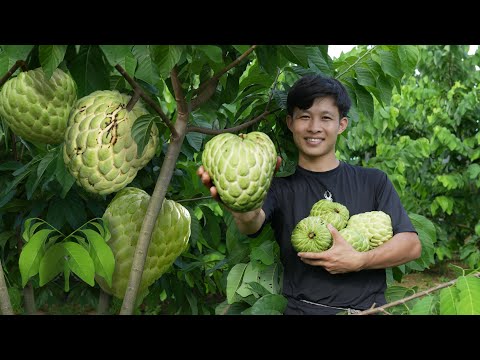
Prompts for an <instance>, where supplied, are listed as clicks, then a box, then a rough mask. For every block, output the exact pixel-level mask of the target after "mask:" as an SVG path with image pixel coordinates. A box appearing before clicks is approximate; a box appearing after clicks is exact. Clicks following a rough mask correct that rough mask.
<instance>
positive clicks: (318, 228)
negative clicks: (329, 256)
mask: <svg viewBox="0 0 480 360" xmlns="http://www.w3.org/2000/svg"><path fill="white" fill-rule="evenodd" d="M291 242H292V246H293V248H294V249H295V250H296V251H298V252H303V251H306V252H322V251H325V250H328V249H329V248H331V247H332V244H333V238H332V234H331V233H330V230H328V228H327V222H325V220H323V219H322V218H321V217H318V216H308V217H306V218H304V219H302V220H300V221H299V222H298V224H297V225H296V226H295V228H294V229H293V231H292V236H291Z"/></svg>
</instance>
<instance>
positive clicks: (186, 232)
mask: <svg viewBox="0 0 480 360" xmlns="http://www.w3.org/2000/svg"><path fill="white" fill-rule="evenodd" d="M149 200H150V195H148V194H147V193H146V192H145V191H143V190H141V189H137V188H132V187H127V188H124V189H122V190H121V191H119V192H118V193H117V194H116V195H115V197H114V198H113V200H112V201H111V202H110V204H109V205H108V207H107V209H106V211H105V213H104V215H103V219H104V220H105V221H107V223H108V228H109V230H110V232H111V238H110V240H109V241H108V243H107V244H108V246H110V248H111V249H112V252H113V254H114V256H115V270H114V272H113V279H112V287H111V288H110V287H109V286H108V285H107V283H106V281H105V280H103V279H102V278H100V277H98V278H97V281H98V283H99V285H100V287H101V288H102V289H103V290H104V291H105V292H107V293H109V294H113V295H114V296H116V297H117V298H120V299H123V297H124V296H125V291H126V288H127V285H128V280H129V277H130V270H131V268H132V262H133V257H134V254H135V247H136V245H137V241H138V237H139V235H140V229H141V227H142V222H143V218H144V217H145V214H146V212H147V206H148V202H149ZM190 224H191V218H190V213H189V212H188V210H187V209H186V208H185V207H183V206H182V205H180V204H178V203H176V202H175V201H173V200H167V199H165V200H164V202H163V205H162V209H161V211H160V214H159V215H158V217H157V220H156V222H155V226H154V228H153V233H152V238H151V241H150V246H149V248H148V253H147V258H146V261H145V267H144V270H143V275H142V280H141V283H140V287H139V290H138V297H140V298H141V297H143V296H145V295H146V293H147V292H148V287H149V286H150V285H152V284H153V283H154V282H155V281H156V280H158V279H159V278H160V277H161V276H162V274H164V273H165V271H167V270H168V269H169V268H170V266H171V265H172V264H173V262H174V261H175V259H176V258H177V257H178V256H179V255H180V254H181V253H182V252H183V251H184V250H185V249H186V248H187V247H188V240H189V237H190Z"/></svg>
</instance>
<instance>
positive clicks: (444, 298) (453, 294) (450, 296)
mask: <svg viewBox="0 0 480 360" xmlns="http://www.w3.org/2000/svg"><path fill="white" fill-rule="evenodd" d="M439 297H440V315H457V299H458V289H457V288H456V287H455V286H449V287H447V288H444V289H441V290H440V292H439Z"/></svg>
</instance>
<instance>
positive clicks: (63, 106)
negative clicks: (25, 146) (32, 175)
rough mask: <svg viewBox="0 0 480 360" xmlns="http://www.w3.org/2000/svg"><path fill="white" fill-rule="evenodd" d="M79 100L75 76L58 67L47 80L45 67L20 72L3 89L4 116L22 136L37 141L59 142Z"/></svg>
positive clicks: (0, 105)
mask: <svg viewBox="0 0 480 360" xmlns="http://www.w3.org/2000/svg"><path fill="white" fill-rule="evenodd" d="M76 99H77V85H76V84H75V81H74V80H73V78H72V77H71V76H70V75H69V74H67V73H65V72H64V71H63V70H61V69H59V68H57V69H56V70H55V71H54V72H53V74H52V76H51V77H50V79H47V78H46V76H45V73H44V71H43V69H42V68H37V69H35V70H29V71H24V72H20V73H19V74H18V76H16V77H14V78H11V79H10V80H8V81H7V82H6V83H5V84H4V85H3V87H2V89H1V91H0V116H1V117H2V118H3V119H4V120H5V122H6V123H7V124H8V126H9V127H10V129H11V130H12V131H13V132H14V133H15V134H16V135H18V136H20V137H22V138H23V139H25V140H27V141H30V142H33V143H44V144H59V143H61V142H62V141H63V138H64V135H65V130H66V128H67V121H68V117H69V114H70V110H71V109H72V107H73V105H74V103H75V101H76Z"/></svg>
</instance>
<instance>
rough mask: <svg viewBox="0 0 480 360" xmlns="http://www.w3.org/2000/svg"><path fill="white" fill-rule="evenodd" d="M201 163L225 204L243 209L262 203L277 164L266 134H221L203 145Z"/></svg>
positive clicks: (252, 207) (253, 207)
mask: <svg viewBox="0 0 480 360" xmlns="http://www.w3.org/2000/svg"><path fill="white" fill-rule="evenodd" d="M202 163H203V166H204V168H205V170H206V171H207V172H208V173H209V175H210V178H211V179H212V181H213V183H214V184H215V186H216V188H217V191H218V194H219V195H220V199H222V201H223V202H224V203H225V205H227V206H228V207H229V208H230V209H232V210H234V211H238V212H246V211H250V210H254V209H257V208H259V207H260V206H261V205H262V203H263V200H264V199H265V196H266V195H267V192H268V189H269V187H270V183H271V181H272V177H273V173H274V171H275V166H276V164H277V152H276V150H275V145H274V144H273V142H272V140H270V138H269V137H268V135H266V134H265V133H262V132H259V131H254V132H251V133H248V134H240V135H234V134H230V133H224V134H220V135H217V136H215V137H213V138H212V139H211V140H210V141H208V142H207V143H206V144H205V149H204V151H203V154H202Z"/></svg>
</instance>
